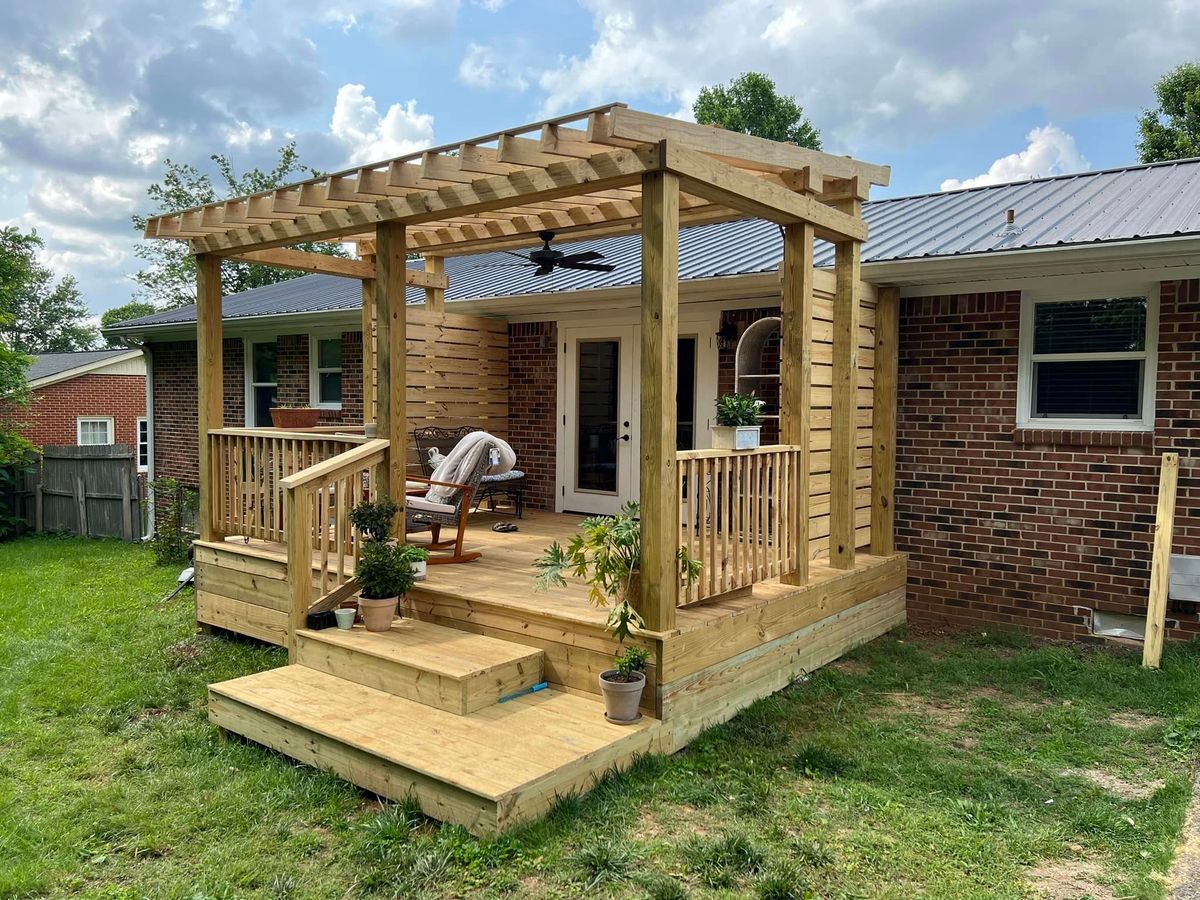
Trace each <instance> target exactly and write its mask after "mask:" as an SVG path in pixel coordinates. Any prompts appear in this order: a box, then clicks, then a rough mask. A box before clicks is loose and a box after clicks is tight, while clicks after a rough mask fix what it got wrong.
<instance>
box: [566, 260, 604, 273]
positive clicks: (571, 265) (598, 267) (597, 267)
mask: <svg viewBox="0 0 1200 900" xmlns="http://www.w3.org/2000/svg"><path fill="white" fill-rule="evenodd" d="M556 265H557V266H558V268H560V269H580V270H582V271H584V272H615V271H616V270H617V267H616V266H614V265H610V264H608V263H580V262H566V261H564V260H561V259H560V260H559V261H558V262H557V263H556Z"/></svg>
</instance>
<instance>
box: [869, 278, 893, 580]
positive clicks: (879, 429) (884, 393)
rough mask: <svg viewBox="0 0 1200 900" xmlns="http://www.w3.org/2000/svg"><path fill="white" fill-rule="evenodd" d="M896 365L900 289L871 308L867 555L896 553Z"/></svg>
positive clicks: (885, 291)
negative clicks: (871, 447)
mask: <svg viewBox="0 0 1200 900" xmlns="http://www.w3.org/2000/svg"><path fill="white" fill-rule="evenodd" d="M899 363H900V289H899V288H894V287H885V288H880V289H879V294H878V300H877V301H876V304H875V394H874V410H873V411H872V414H871V437H872V441H873V444H874V448H875V449H874V451H873V452H872V454H871V553H872V554H873V555H875V556H891V555H892V554H893V553H895V552H896V535H895V528H896V511H895V509H894V506H893V504H894V503H895V495H896V400H897V393H896V385H897V378H898V376H899Z"/></svg>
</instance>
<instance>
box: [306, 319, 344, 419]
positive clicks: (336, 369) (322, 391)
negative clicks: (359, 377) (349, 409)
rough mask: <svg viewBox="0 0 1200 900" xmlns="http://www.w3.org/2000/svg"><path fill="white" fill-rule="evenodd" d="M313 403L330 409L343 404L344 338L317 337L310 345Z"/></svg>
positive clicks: (338, 407)
mask: <svg viewBox="0 0 1200 900" xmlns="http://www.w3.org/2000/svg"><path fill="white" fill-rule="evenodd" d="M309 359H310V361H311V369H312V378H311V380H310V392H311V397H312V401H311V402H312V404H313V405H314V406H323V407H327V408H329V409H340V408H341V406H342V338H341V336H340V335H338V336H337V337H316V336H314V337H313V339H312V343H311V344H310V347H309Z"/></svg>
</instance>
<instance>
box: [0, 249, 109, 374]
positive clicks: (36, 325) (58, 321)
mask: <svg viewBox="0 0 1200 900" xmlns="http://www.w3.org/2000/svg"><path fill="white" fill-rule="evenodd" d="M42 246H43V245H42V239H41V238H40V237H38V235H37V232H36V231H30V232H29V233H25V232H23V231H21V230H20V229H19V228H17V227H15V226H9V227H7V228H4V229H0V341H2V342H3V343H4V344H5V345H7V347H8V348H9V349H10V350H14V351H18V352H20V353H64V352H68V351H71V350H87V349H88V348H90V347H92V346H93V345H94V344H95V343H96V329H95V328H94V327H92V326H91V325H90V324H88V321H87V319H88V311H87V307H86V306H85V305H84V302H83V299H82V298H81V297H80V296H79V287H78V285H77V284H76V283H75V279H74V278H72V277H71V276H70V275H66V276H64V277H63V278H61V279H60V280H59V281H58V282H57V283H55V281H54V273H53V272H51V271H50V270H49V269H48V268H47V267H46V266H44V265H42V264H41V263H40V262H38V258H37V253H38V251H39V250H41V249H42Z"/></svg>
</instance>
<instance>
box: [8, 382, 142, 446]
mask: <svg viewBox="0 0 1200 900" xmlns="http://www.w3.org/2000/svg"><path fill="white" fill-rule="evenodd" d="M144 415H146V379H145V377H144V376H142V375H100V374H94V375H80V376H79V377H78V378H71V379H69V380H67V381H60V382H58V383H57V384H51V385H48V386H47V387H44V388H39V389H38V390H36V391H34V392H33V401H32V403H31V404H30V406H29V409H27V410H21V411H19V412H18V413H17V419H18V421H21V422H23V423H25V427H24V428H23V429H22V430H21V433H22V434H23V435H24V436H25V437H26V438H27V439H28V440H29V441H31V442H32V443H33V444H34V445H36V446H38V447H42V446H45V445H46V444H74V443H76V440H77V438H78V431H77V429H76V422H75V420H76V418H77V417H79V416H111V417H112V419H113V432H114V433H113V440H114V442H115V443H118V444H130V445H133V446H136V445H137V420H138V418H139V417H141V416H144Z"/></svg>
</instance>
